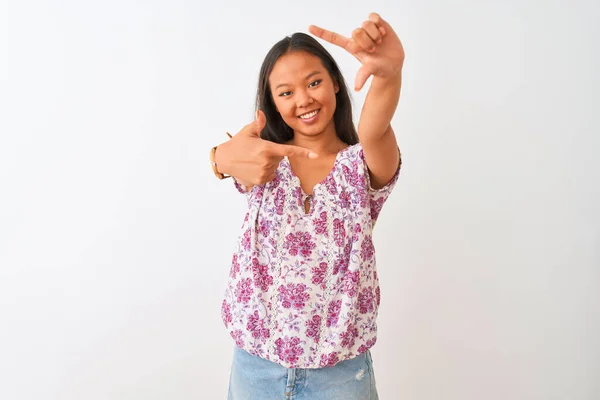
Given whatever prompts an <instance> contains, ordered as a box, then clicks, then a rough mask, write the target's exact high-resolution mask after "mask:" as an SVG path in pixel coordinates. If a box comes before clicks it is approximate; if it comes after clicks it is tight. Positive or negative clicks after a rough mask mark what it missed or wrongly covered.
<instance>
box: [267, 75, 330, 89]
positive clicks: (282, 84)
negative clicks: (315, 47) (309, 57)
mask: <svg viewBox="0 0 600 400" xmlns="http://www.w3.org/2000/svg"><path fill="white" fill-rule="evenodd" d="M320 73H321V71H313V72H311V73H310V74H308V75H306V78H304V80H308V79H309V78H310V77H311V76H313V75H317V74H320ZM282 86H289V84H288V83H280V84H279V85H277V87H276V88H275V90H277V89H279V88H280V87H282Z"/></svg>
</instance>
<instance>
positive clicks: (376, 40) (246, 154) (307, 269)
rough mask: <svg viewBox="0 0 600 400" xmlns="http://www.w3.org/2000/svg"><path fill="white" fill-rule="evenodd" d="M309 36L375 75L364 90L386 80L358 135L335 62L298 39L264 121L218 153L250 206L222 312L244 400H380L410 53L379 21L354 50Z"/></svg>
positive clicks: (269, 90)
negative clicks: (400, 114) (377, 362)
mask: <svg viewBox="0 0 600 400" xmlns="http://www.w3.org/2000/svg"><path fill="white" fill-rule="evenodd" d="M309 30H310V32H311V33H312V34H313V35H315V36H317V37H318V38H321V39H323V40H326V41H328V42H330V43H333V44H335V45H337V46H340V47H342V48H344V49H346V50H347V51H349V52H350V53H351V54H353V55H354V56H356V58H357V59H358V60H359V61H360V62H361V63H362V66H361V68H360V70H359V71H358V73H357V75H356V78H355V89H356V90H360V89H361V88H362V86H363V85H364V84H365V82H366V81H367V79H368V78H369V77H370V76H372V77H373V78H372V82H371V86H370V89H369V92H368V94H367V97H366V99H365V103H364V105H363V108H362V111H361V115H360V120H359V124H358V132H357V131H356V129H355V128H354V125H353V122H352V110H351V102H350V97H349V94H348V90H347V89H346V84H345V81H344V79H343V77H342V75H341V72H340V70H339V68H338V66H337V64H336V63H335V61H334V60H333V58H332V57H331V55H330V54H329V53H328V52H327V51H326V50H325V49H324V48H323V47H322V46H321V45H320V44H319V43H318V41H316V40H315V39H313V38H312V37H311V36H309V35H305V34H302V33H296V34H294V35H292V36H291V37H286V38H284V39H283V40H281V41H280V42H278V43H276V44H275V45H274V46H273V48H272V49H271V50H270V51H269V53H268V54H267V56H266V58H265V60H264V62H263V65H262V68H261V71H260V78H259V87H258V94H257V118H256V120H255V121H254V122H253V123H251V124H249V125H248V126H246V127H245V128H244V129H242V130H241V131H240V132H239V133H238V134H236V135H235V136H234V137H233V138H232V139H231V140H229V141H228V142H226V143H223V144H222V145H219V146H217V147H215V148H213V150H212V153H211V154H212V161H213V168H214V170H215V174H216V175H217V176H219V177H221V178H223V177H224V176H225V175H224V174H227V175H230V176H233V177H234V179H235V184H236V187H237V188H238V190H239V191H240V192H241V193H243V194H244V195H245V196H246V197H247V199H248V213H247V214H246V217H245V219H244V223H243V226H242V231H241V234H240V236H239V239H238V246H237V249H236V251H235V254H234V255H233V260H232V265H231V269H230V279H229V284H228V287H227V290H226V294H225V299H224V301H223V306H222V317H223V322H224V323H225V325H226V327H227V329H228V331H229V332H230V335H231V336H232V338H233V339H234V340H235V343H236V348H235V352H234V360H233V365H232V370H231V378H230V388H229V398H230V399H233V400H239V399H260V400H269V399H280V398H286V399H311V400H315V399H327V400H331V399H338V398H339V399H344V400H349V399H376V398H377V390H376V387H375V379H374V374H373V368H372V360H371V356H370V352H369V349H370V348H371V347H372V346H373V345H374V344H375V341H376V338H377V326H376V316H377V310H378V307H379V302H380V291H379V281H378V277H377V270H376V263H375V250H374V248H373V242H372V232H373V228H374V225H375V222H376V221H377V218H378V216H379V212H380V210H381V208H382V206H383V203H384V202H385V201H386V199H387V198H388V196H389V194H390V193H391V191H392V189H393V187H394V186H395V183H396V181H397V178H398V174H399V171H400V165H401V159H400V153H399V151H398V145H397V142H396V137H395V134H394V131H393V129H392V127H391V126H390V121H391V119H392V117H393V115H394V112H395V110H396V106H397V104H398V100H399V96H400V87H401V81H402V79H401V77H402V75H401V73H402V66H403V62H404V50H403V48H402V44H401V42H400V40H399V38H398V36H397V35H396V33H395V32H394V30H393V29H392V28H391V26H390V25H389V24H388V23H387V22H386V21H385V20H383V19H382V18H381V17H380V16H379V15H378V14H375V13H372V14H370V15H369V18H368V20H367V21H365V22H364V23H363V24H362V25H361V27H360V28H357V29H355V30H354V31H353V33H352V37H351V38H345V37H344V36H342V35H339V34H336V33H333V32H331V31H327V30H324V29H321V28H319V27H316V26H311V27H310V28H309Z"/></svg>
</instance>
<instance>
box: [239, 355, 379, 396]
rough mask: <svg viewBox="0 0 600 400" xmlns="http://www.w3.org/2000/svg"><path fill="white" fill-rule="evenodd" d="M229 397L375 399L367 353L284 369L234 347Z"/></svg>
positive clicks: (369, 356) (373, 380)
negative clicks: (318, 365)
mask: <svg viewBox="0 0 600 400" xmlns="http://www.w3.org/2000/svg"><path fill="white" fill-rule="evenodd" d="M228 399H229V400H378V396H377V389H376V386H375V375H374V373H373V361H372V359H371V353H370V352H369V351H367V352H366V353H363V354H361V355H359V356H357V357H355V358H353V359H350V360H345V361H341V362H339V363H337V364H336V365H334V366H333V367H324V368H315V369H312V368H292V369H290V368H285V367H283V366H281V365H279V364H277V363H274V362H271V361H268V360H265V359H263V358H260V357H257V356H253V355H251V354H250V353H248V352H246V351H244V350H241V349H240V348H238V347H237V346H236V347H235V349H234V353H233V363H232V366H231V376H230V378H229V396H228Z"/></svg>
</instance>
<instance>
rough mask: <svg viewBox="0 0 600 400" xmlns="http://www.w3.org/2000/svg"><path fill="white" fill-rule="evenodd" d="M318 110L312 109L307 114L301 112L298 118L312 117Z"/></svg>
mask: <svg viewBox="0 0 600 400" xmlns="http://www.w3.org/2000/svg"><path fill="white" fill-rule="evenodd" d="M318 112H319V110H315V111H313V112H310V113H308V114H303V115H301V116H300V118H302V119H309V118H312V117H314V116H315V115H317V113H318Z"/></svg>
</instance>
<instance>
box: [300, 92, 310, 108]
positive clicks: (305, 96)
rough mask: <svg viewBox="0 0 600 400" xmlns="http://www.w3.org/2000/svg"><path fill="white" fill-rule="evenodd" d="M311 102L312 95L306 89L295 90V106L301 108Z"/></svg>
mask: <svg viewBox="0 0 600 400" xmlns="http://www.w3.org/2000/svg"><path fill="white" fill-rule="evenodd" d="M312 102H313V99H312V97H311V96H310V94H309V93H308V91H306V90H299V91H297V92H296V107H298V108H302V107H307V106H308V105H309V104H311V103H312Z"/></svg>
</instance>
